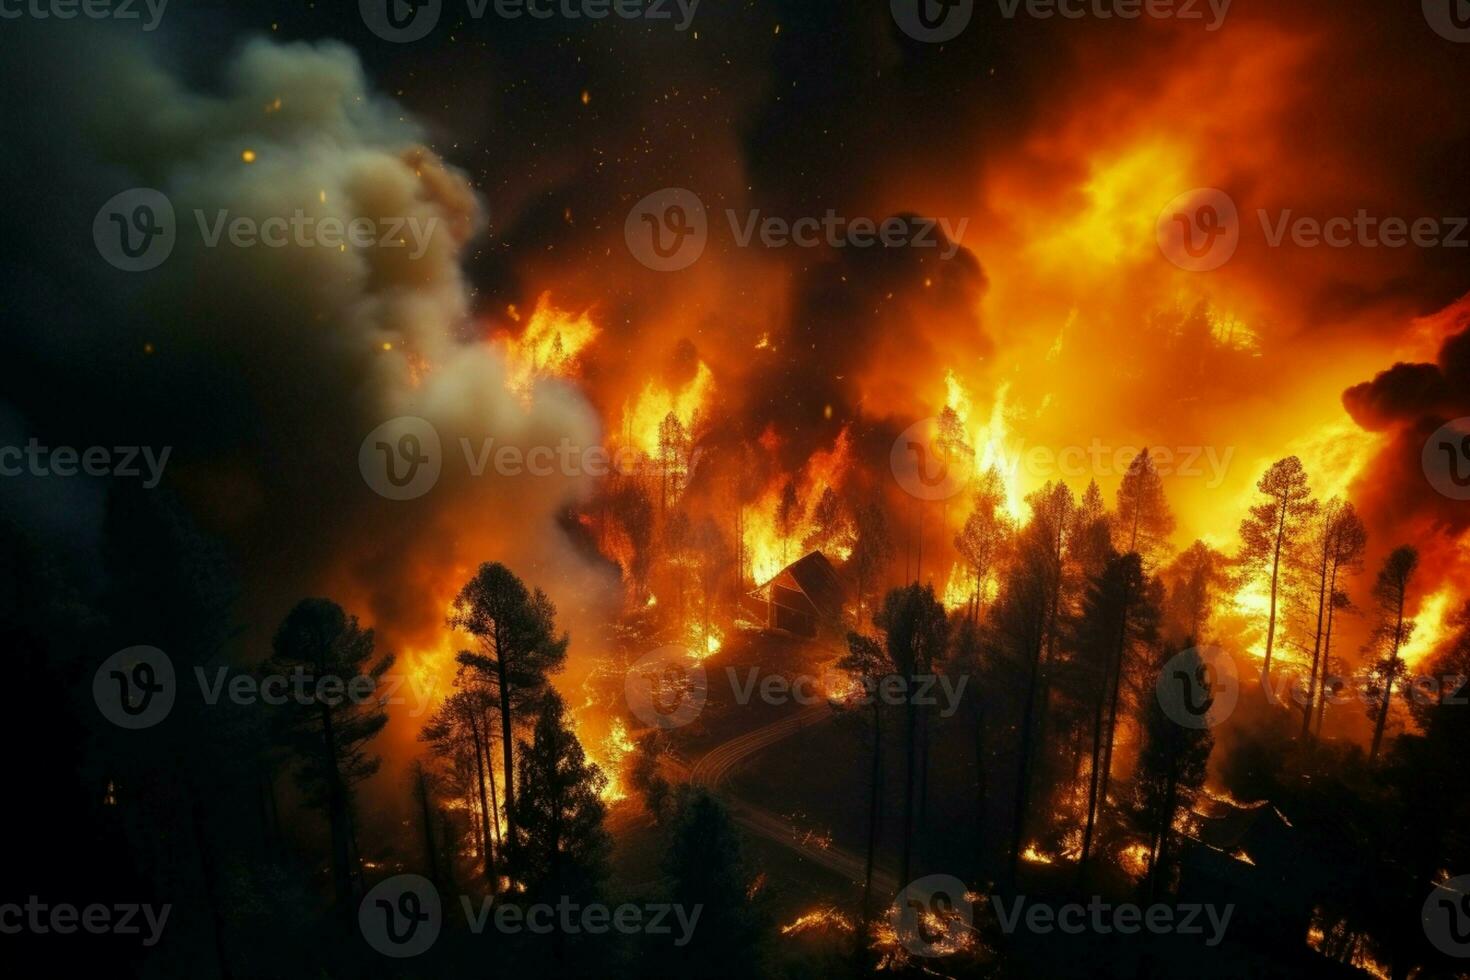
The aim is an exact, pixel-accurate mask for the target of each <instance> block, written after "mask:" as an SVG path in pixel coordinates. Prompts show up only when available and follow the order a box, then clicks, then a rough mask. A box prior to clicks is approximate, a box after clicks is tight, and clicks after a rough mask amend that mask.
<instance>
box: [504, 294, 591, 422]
mask: <svg viewBox="0 0 1470 980" xmlns="http://www.w3.org/2000/svg"><path fill="white" fill-rule="evenodd" d="M509 312H510V315H511V318H512V319H518V318H519V314H518V313H516V311H515V308H514V307H512V308H511V310H510V311H509ZM598 332H599V331H598V328H597V325H596V324H595V323H593V322H592V315H591V312H590V311H586V310H584V311H583V312H582V313H580V314H573V313H571V312H568V311H567V310H561V309H557V308H556V307H555V306H553V305H552V304H551V294H550V293H542V294H541V296H540V298H539V299H537V300H536V309H535V311H533V312H532V314H531V319H530V320H529V321H528V322H527V323H526V327H525V329H524V330H522V331H521V335H520V336H519V337H507V338H506V340H505V353H506V376H505V385H506V387H507V388H509V389H510V390H511V391H513V392H515V393H516V394H517V395H519V396H521V399H522V400H524V401H529V400H530V397H531V391H532V389H533V388H534V387H535V385H536V380H537V379H538V378H545V377H573V376H575V374H576V369H577V358H578V356H579V355H580V354H581V352H582V350H583V348H585V347H586V346H587V345H588V344H590V343H591V342H592V341H593V340H594V339H595V338H596V337H597V334H598Z"/></svg>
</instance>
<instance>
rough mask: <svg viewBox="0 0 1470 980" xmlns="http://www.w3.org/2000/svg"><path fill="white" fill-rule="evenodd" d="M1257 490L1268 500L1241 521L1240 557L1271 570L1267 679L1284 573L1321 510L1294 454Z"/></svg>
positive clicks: (1262, 571) (1256, 571) (1256, 568)
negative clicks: (1311, 521) (1305, 532)
mask: <svg viewBox="0 0 1470 980" xmlns="http://www.w3.org/2000/svg"><path fill="white" fill-rule="evenodd" d="M1256 489H1257V490H1258V491H1259V492H1260V493H1261V495H1262V496H1263V497H1265V500H1263V501H1262V502H1261V503H1258V504H1255V505H1254V506H1252V507H1251V512H1250V516H1249V517H1247V518H1246V519H1245V520H1243V521H1241V522H1240V539H1241V550H1240V556H1239V557H1240V561H1241V563H1242V564H1243V565H1244V566H1245V567H1246V568H1247V569H1249V570H1250V572H1251V573H1252V574H1253V575H1254V576H1256V577H1261V576H1266V574H1267V569H1269V570H1270V574H1269V576H1268V577H1269V580H1270V614H1269V618H1268V620H1267V623H1266V664H1265V667H1264V674H1263V677H1264V680H1265V682H1266V683H1268V684H1269V683H1270V681H1271V652H1272V649H1273V648H1274V646H1275V642H1276V610H1277V603H1278V599H1279V595H1280V592H1281V584H1282V576H1283V573H1286V572H1289V571H1290V570H1291V569H1292V568H1293V564H1292V558H1293V556H1294V553H1295V551H1296V549H1297V548H1298V547H1299V546H1300V543H1301V536H1302V533H1303V532H1304V531H1305V530H1306V528H1307V526H1308V523H1309V521H1310V520H1311V518H1312V516H1313V515H1314V514H1315V513H1316V511H1317V502H1316V501H1315V500H1313V499H1312V489H1311V487H1310V486H1308V485H1307V471H1306V470H1305V469H1304V468H1303V467H1302V461H1301V460H1300V459H1297V458H1296V457H1295V456H1288V457H1286V458H1285V459H1281V460H1277V461H1276V462H1275V463H1272V464H1271V467H1270V469H1268V470H1266V473H1265V475H1263V476H1262V477H1261V479H1260V481H1259V482H1257V483H1256Z"/></svg>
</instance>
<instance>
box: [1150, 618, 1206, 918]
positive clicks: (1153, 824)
mask: <svg viewBox="0 0 1470 980" xmlns="http://www.w3.org/2000/svg"><path fill="white" fill-rule="evenodd" d="M1186 642H1187V643H1188V644H1189V646H1188V647H1187V648H1186V650H1185V652H1184V654H1183V655H1182V659H1181V661H1180V662H1179V663H1178V664H1176V666H1177V667H1178V668H1179V669H1181V670H1183V671H1185V672H1186V673H1187V674H1188V675H1190V676H1199V677H1204V676H1205V675H1204V671H1203V670H1202V669H1201V668H1202V667H1203V661H1202V660H1201V658H1200V655H1199V651H1198V650H1196V649H1194V640H1193V639H1192V638H1190V639H1187V640H1186ZM1155 666H1156V667H1157V668H1159V669H1162V668H1163V666H1164V665H1163V663H1162V662H1160V663H1157V664H1156V665H1155ZM1200 693H1202V694H1203V695H1204V697H1205V700H1206V703H1208V700H1209V697H1210V691H1209V689H1208V682H1206V688H1205V689H1204V690H1203V691H1202V692H1200ZM1214 745H1215V736H1214V735H1213V734H1212V733H1211V732H1210V730H1209V729H1208V728H1186V727H1185V726H1183V725H1180V724H1179V723H1178V722H1176V721H1174V720H1173V719H1172V718H1170V717H1169V716H1168V715H1166V714H1165V713H1164V709H1163V706H1162V705H1161V704H1160V703H1159V699H1158V698H1155V697H1149V698H1145V699H1144V710H1143V745H1142V747H1141V749H1140V751H1139V754H1138V774H1137V783H1136V787H1135V798H1136V813H1137V815H1138V818H1139V822H1140V824H1141V825H1142V827H1143V828H1144V830H1145V831H1146V832H1147V833H1148V835H1149V863H1148V867H1149V870H1148V888H1149V895H1150V897H1152V896H1153V895H1154V894H1155V893H1156V892H1157V891H1158V886H1159V884H1160V881H1161V879H1164V878H1165V876H1166V875H1167V874H1168V868H1169V844H1170V840H1171V837H1172V834H1173V828H1174V816H1175V814H1177V813H1178V812H1179V807H1180V806H1181V805H1186V804H1187V803H1188V802H1189V801H1190V800H1191V799H1192V798H1193V797H1194V795H1195V794H1196V793H1198V792H1199V789H1200V787H1201V786H1203V785H1204V782H1205V772H1206V768H1207V765H1208V763H1209V759H1210V750H1211V749H1212V748H1214Z"/></svg>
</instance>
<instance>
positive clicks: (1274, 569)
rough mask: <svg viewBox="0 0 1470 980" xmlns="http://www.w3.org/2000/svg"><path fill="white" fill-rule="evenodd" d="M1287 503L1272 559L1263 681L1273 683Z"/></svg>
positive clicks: (1284, 506)
mask: <svg viewBox="0 0 1470 980" xmlns="http://www.w3.org/2000/svg"><path fill="white" fill-rule="evenodd" d="M1286 510H1287V505H1286V502H1285V501H1283V502H1282V503H1281V518H1280V520H1278V521H1277V524H1276V550H1275V551H1274V552H1273V553H1272V557H1271V617H1270V620H1269V621H1268V622H1267V624H1266V665H1265V669H1264V674H1263V679H1264V681H1265V683H1267V684H1270V683H1271V650H1272V647H1273V646H1274V645H1275V643H1276V589H1277V585H1278V584H1279V582H1280V578H1281V544H1282V541H1283V539H1285V537H1286Z"/></svg>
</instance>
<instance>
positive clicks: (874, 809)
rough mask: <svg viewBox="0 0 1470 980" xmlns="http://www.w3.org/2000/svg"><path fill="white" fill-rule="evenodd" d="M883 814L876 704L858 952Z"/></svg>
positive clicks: (867, 930) (868, 916)
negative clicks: (866, 851)
mask: <svg viewBox="0 0 1470 980" xmlns="http://www.w3.org/2000/svg"><path fill="white" fill-rule="evenodd" d="M882 815H883V721H882V716H881V715H880V713H879V706H878V702H877V701H876V700H875V701H874V702H873V759H872V764H871V770H870V772H869V775H868V854H867V859H866V862H865V865H866V866H865V868H864V872H863V928H862V931H861V932H860V933H859V934H858V944H859V949H860V950H866V949H867V944H868V942H869V940H870V937H871V934H872V923H873V860H874V857H875V856H876V854H877V849H878V825H879V822H880V820H881V818H882Z"/></svg>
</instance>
